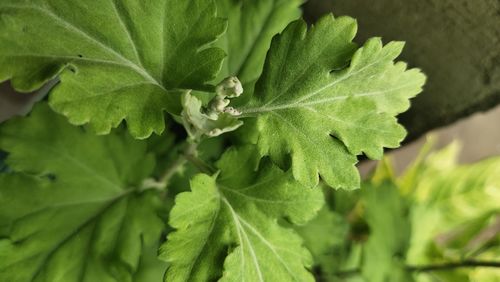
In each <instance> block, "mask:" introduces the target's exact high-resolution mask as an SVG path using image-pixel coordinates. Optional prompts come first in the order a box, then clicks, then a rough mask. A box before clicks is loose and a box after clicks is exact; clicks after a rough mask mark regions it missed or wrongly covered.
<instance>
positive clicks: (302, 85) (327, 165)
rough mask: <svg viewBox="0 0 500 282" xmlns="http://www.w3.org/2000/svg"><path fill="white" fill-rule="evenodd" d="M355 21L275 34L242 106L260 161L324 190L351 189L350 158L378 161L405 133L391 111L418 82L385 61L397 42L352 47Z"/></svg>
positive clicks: (354, 182)
mask: <svg viewBox="0 0 500 282" xmlns="http://www.w3.org/2000/svg"><path fill="white" fill-rule="evenodd" d="M355 33H356V22H355V21H354V20H353V19H351V18H347V17H341V18H338V19H334V18H333V16H331V15H330V16H326V17H324V18H323V19H321V20H320V21H319V22H318V23H317V25H316V26H312V27H311V28H310V29H309V30H307V26H306V24H305V23H304V22H303V21H296V22H294V23H292V24H290V25H289V26H288V27H287V28H286V30H285V31H284V32H283V33H282V34H280V35H279V36H277V37H275V38H274V40H273V43H272V45H271V49H270V51H269V53H268V56H267V59H266V64H265V66H264V71H263V73H262V76H261V78H260V79H259V81H258V82H257V84H256V87H255V94H254V96H253V98H252V100H251V101H250V103H249V104H248V105H247V106H245V107H244V108H243V109H242V112H243V115H244V116H246V117H256V120H257V125H256V130H257V131H258V133H259V137H258V140H257V145H258V147H259V149H260V154H261V155H262V156H266V155H268V156H270V158H271V159H272V160H273V161H274V162H275V163H276V164H278V165H279V166H280V167H286V166H287V163H288V156H290V158H291V163H292V164H291V166H292V170H293V175H294V177H295V178H296V179H297V180H299V181H300V182H302V183H303V184H306V185H309V186H312V185H316V184H317V183H318V181H319V178H318V175H319V176H321V177H322V178H323V179H324V181H325V182H326V183H327V184H329V185H330V186H332V187H335V188H337V187H343V188H347V189H353V188H357V187H359V175H358V172H357V170H356V168H355V166H354V165H355V164H356V162H357V157H356V156H357V155H359V154H362V153H364V154H366V155H367V156H368V157H370V158H380V157H381V156H382V153H383V148H384V147H389V148H395V147H398V146H399V143H400V141H401V140H402V139H403V138H404V136H405V130H404V129H403V127H402V126H401V125H399V124H398V123H397V120H396V118H395V117H394V116H395V115H396V114H398V113H401V112H403V111H405V110H406V109H407V108H408V107H409V102H408V99H409V98H411V97H413V96H415V95H416V94H417V93H419V92H420V91H421V87H422V85H423V83H424V81H425V77H424V75H422V74H421V73H420V72H419V70H416V69H412V70H407V69H406V64H404V63H393V60H394V59H395V58H396V57H397V56H398V55H399V54H400V52H401V49H402V47H403V44H402V43H398V42H392V43H389V44H388V45H386V46H382V43H381V41H380V39H377V38H375V39H371V40H369V41H368V42H367V43H366V44H365V45H364V46H363V47H362V48H360V49H358V50H355V45H354V44H353V43H352V42H351V41H352V38H353V37H354V35H355Z"/></svg>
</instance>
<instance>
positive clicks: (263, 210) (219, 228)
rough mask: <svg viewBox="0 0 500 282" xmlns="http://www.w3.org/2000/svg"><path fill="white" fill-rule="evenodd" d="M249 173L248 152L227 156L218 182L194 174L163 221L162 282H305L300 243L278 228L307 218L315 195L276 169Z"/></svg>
mask: <svg viewBox="0 0 500 282" xmlns="http://www.w3.org/2000/svg"><path fill="white" fill-rule="evenodd" d="M255 167H256V158H255V152H254V150H253V149H252V148H250V147H245V148H242V149H239V150H234V149H233V150H230V151H229V152H227V153H226V154H224V155H223V157H222V159H221V160H220V161H219V163H218V168H219V169H220V170H221V172H220V175H219V176H214V177H210V176H208V175H204V174H200V175H198V176H196V177H195V178H194V179H193V180H192V181H191V192H185V193H182V194H180V195H178V196H177V198H176V205H175V206H174V208H173V209H172V212H171V216H170V225H171V226H172V227H174V228H175V229H176V231H175V232H173V233H171V234H170V235H169V236H168V240H167V243H166V244H165V245H164V246H163V248H162V250H161V253H162V254H161V256H162V257H163V258H164V259H165V260H167V261H168V262H169V263H170V267H169V269H168V271H167V275H166V277H165V281H169V282H170V281H211V280H214V279H218V278H221V281H247V280H248V281H313V277H312V275H311V274H310V273H309V272H308V271H307V269H306V268H307V267H309V266H310V265H311V257H310V254H309V253H308V251H307V250H306V249H305V248H303V247H302V240H301V239H300V237H299V236H298V235H297V234H296V233H295V232H294V231H293V230H291V229H288V228H285V227H283V226H281V225H280V224H279V223H278V222H279V220H280V219H284V218H287V219H288V220H290V221H291V222H293V223H304V222H306V221H307V220H309V219H310V218H312V217H314V215H315V213H316V212H317V211H318V210H319V209H320V208H321V206H322V204H323V198H322V193H321V191H320V190H307V189H305V188H304V187H302V186H301V185H298V183H297V182H295V181H293V179H292V178H291V176H290V175H289V174H288V173H283V172H282V171H281V170H279V169H278V168H276V167H273V166H266V167H265V168H264V169H262V170H260V172H255V171H254V168H255ZM223 262H224V263H223ZM222 267H223V268H224V270H223V271H222Z"/></svg>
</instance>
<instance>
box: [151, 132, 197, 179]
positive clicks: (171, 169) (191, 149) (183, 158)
mask: <svg viewBox="0 0 500 282" xmlns="http://www.w3.org/2000/svg"><path fill="white" fill-rule="evenodd" d="M197 148H198V143H194V142H187V146H186V148H185V149H184V151H183V152H182V153H180V154H179V155H178V156H177V158H176V159H175V160H174V161H173V162H172V164H170V165H169V166H168V167H167V169H166V170H165V172H163V174H162V175H161V177H160V180H159V183H161V184H162V185H163V186H164V187H166V186H167V184H168V182H169V181H170V178H172V176H174V175H175V174H176V173H177V172H178V171H179V169H181V168H182V167H183V166H184V165H185V164H186V162H187V161H188V158H187V156H188V155H192V154H195V153H196V149H197Z"/></svg>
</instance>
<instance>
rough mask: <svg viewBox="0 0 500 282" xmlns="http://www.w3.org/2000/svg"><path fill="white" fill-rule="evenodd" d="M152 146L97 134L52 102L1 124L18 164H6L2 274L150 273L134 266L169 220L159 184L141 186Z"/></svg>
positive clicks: (32, 277) (35, 277)
mask: <svg viewBox="0 0 500 282" xmlns="http://www.w3.org/2000/svg"><path fill="white" fill-rule="evenodd" d="M146 147H147V145H146V143H145V142H138V141H135V140H133V139H131V137H128V136H127V135H126V134H112V135H109V136H106V137H97V136H95V135H94V134H89V133H87V132H86V131H85V130H84V129H82V128H78V127H74V126H71V125H69V124H68V123H67V122H66V120H65V119H64V118H63V117H61V116H57V115H55V114H54V113H53V112H51V110H50V109H49V108H48V106H46V105H44V104H42V105H40V106H39V107H36V108H35V110H34V111H33V112H32V114H31V116H30V117H29V118H22V119H16V120H12V121H11V122H8V123H6V124H5V125H3V126H2V127H1V129H0V148H2V149H3V150H5V151H7V152H8V153H9V156H8V159H7V163H8V165H9V167H10V168H11V169H12V170H13V172H11V173H6V174H0V238H2V239H0V281H13V282H17V281H19V282H21V281H51V282H52V281H64V282H71V281H110V282H111V281H116V282H118V281H120V282H121V281H141V282H142V281H144V280H134V279H133V275H135V273H136V272H138V271H140V270H141V269H143V268H147V267H148V265H147V264H146V262H145V261H144V260H143V259H142V258H143V257H144V256H146V255H145V254H144V251H143V249H144V248H146V247H147V246H156V244H157V242H158V239H159V238H160V234H161V230H162V228H163V223H162V220H161V219H160V218H159V217H158V211H159V208H160V205H161V202H160V198H159V195H158V192H156V191H154V190H152V189H149V187H143V186H142V179H144V178H146V177H147V176H148V175H149V174H150V173H151V172H152V170H153V167H154V159H153V157H152V155H150V154H148V153H147V151H146ZM148 250H150V249H148ZM153 255H154V254H153ZM147 256H151V255H147Z"/></svg>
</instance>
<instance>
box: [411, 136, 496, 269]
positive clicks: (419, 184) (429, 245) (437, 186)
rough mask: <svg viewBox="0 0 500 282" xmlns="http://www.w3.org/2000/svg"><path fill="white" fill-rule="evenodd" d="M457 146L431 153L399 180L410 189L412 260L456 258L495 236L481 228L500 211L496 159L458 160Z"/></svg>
mask: <svg viewBox="0 0 500 282" xmlns="http://www.w3.org/2000/svg"><path fill="white" fill-rule="evenodd" d="M459 149H460V148H459V146H458V144H457V143H452V144H451V145H449V146H447V147H446V148H444V149H442V150H440V151H438V152H435V153H433V154H431V155H430V156H428V157H427V158H425V159H423V160H421V161H420V166H419V169H418V170H417V171H418V173H416V174H415V175H411V176H412V177H408V176H404V178H403V180H404V181H401V182H402V185H406V186H408V187H411V188H412V190H413V193H412V195H411V196H412V198H413V207H412V218H411V220H412V228H413V229H414V230H418V232H414V233H413V236H412V248H411V249H410V250H409V254H408V260H409V262H410V263H412V264H428V263H433V262H436V261H442V260H443V259H446V260H460V259H463V258H464V257H469V256H470V255H472V254H474V253H476V252H477V251H478V250H479V249H481V248H482V247H484V246H485V245H487V244H488V243H489V242H491V241H493V240H495V236H493V237H490V236H488V235H485V234H487V233H489V232H487V231H486V232H484V231H485V230H488V228H491V227H489V225H492V226H494V224H495V221H496V220H497V217H498V214H499V212H500V209H499V207H498V201H499V199H500V158H498V157H494V158H489V159H485V160H483V161H480V162H477V163H474V164H468V165H458V164H457V158H458V153H459ZM477 203H481V204H477ZM490 230H491V229H490ZM483 232H484V233H483ZM490 232H491V231H490ZM479 253H481V252H479Z"/></svg>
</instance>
